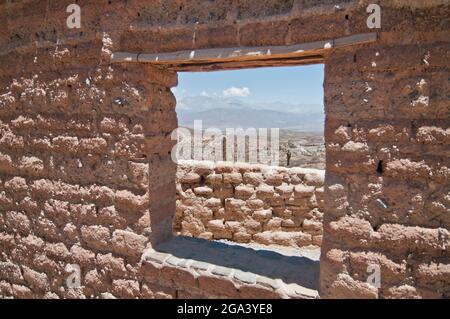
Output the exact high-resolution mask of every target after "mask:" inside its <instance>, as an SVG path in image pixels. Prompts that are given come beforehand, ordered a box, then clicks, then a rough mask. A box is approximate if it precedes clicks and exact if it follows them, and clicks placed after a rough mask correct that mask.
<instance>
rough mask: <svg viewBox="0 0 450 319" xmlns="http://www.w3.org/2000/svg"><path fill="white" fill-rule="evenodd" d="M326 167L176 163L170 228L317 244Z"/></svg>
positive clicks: (193, 233) (208, 235)
mask: <svg viewBox="0 0 450 319" xmlns="http://www.w3.org/2000/svg"><path fill="white" fill-rule="evenodd" d="M324 177H325V171H323V170H316V169H302V168H283V167H270V166H266V165H261V164H246V163H229V162H219V163H217V164H215V163H212V162H207V161H180V162H179V163H178V168H177V210H176V214H175V218H174V225H173V227H174V232H175V233H176V234H181V235H184V236H193V237H198V238H203V239H227V240H230V241H234V242H238V243H250V242H255V243H259V244H264V245H271V244H275V245H282V246H291V247H303V246H309V245H315V246H320V244H321V243H322V217H323V213H322V208H323V181H324Z"/></svg>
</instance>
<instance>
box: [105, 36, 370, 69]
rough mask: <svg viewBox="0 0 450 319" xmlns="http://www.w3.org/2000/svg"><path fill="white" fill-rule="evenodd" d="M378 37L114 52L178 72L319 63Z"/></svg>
mask: <svg viewBox="0 0 450 319" xmlns="http://www.w3.org/2000/svg"><path fill="white" fill-rule="evenodd" d="M377 38H378V35H377V33H362V34H355V35H351V36H346V37H341V38H336V39H332V40H325V41H316V42H309V43H302V44H295V45H281V46H258V47H236V48H214V49H198V50H185V51H177V52H168V53H151V54H147V53H130V52H115V53H113V55H112V62H134V63H151V64H155V65H160V66H164V67H168V68H171V69H174V70H178V71H188V70H189V71H196V70H197V71H207V70H217V69H232V68H242V67H244V66H245V67H261V66H269V65H272V66H281V65H293V64H310V63H318V62H317V61H319V60H320V59H322V57H323V55H324V54H325V53H326V51H328V50H330V49H333V48H340V47H345V46H349V45H358V44H364V43H370V42H374V41H376V40H377ZM320 62H321V61H319V63H320Z"/></svg>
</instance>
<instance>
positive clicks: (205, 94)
mask: <svg viewBox="0 0 450 319" xmlns="http://www.w3.org/2000/svg"><path fill="white" fill-rule="evenodd" d="M200 95H201V96H209V94H208V93H207V92H205V91H203V92H202V93H200Z"/></svg>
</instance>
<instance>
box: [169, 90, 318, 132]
mask: <svg viewBox="0 0 450 319" xmlns="http://www.w3.org/2000/svg"><path fill="white" fill-rule="evenodd" d="M177 114H178V125H179V126H185V127H193V124H194V120H202V121H203V123H202V124H203V128H204V129H206V128H208V127H216V128H220V129H224V128H227V127H233V128H238V127H242V128H248V127H254V128H280V129H296V130H300V131H305V132H322V131H323V125H324V111H323V106H322V105H318V104H290V103H283V102H263V103H256V102H247V101H242V100H239V99H236V98H232V97H231V98H227V97H221V96H195V97H185V98H183V99H180V100H179V101H178V102H177Z"/></svg>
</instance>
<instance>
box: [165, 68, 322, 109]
mask: <svg viewBox="0 0 450 319" xmlns="http://www.w3.org/2000/svg"><path fill="white" fill-rule="evenodd" d="M178 82H179V83H178V86H177V87H176V88H174V89H173V92H174V93H175V95H176V97H177V99H182V98H183V97H186V96H199V95H205V96H206V95H207V96H216V97H222V96H223V97H235V98H238V99H242V100H244V101H247V102H287V103H294V104H320V105H323V64H316V65H307V66H294V67H273V68H258V69H247V70H237V71H217V72H179V73H178Z"/></svg>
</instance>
